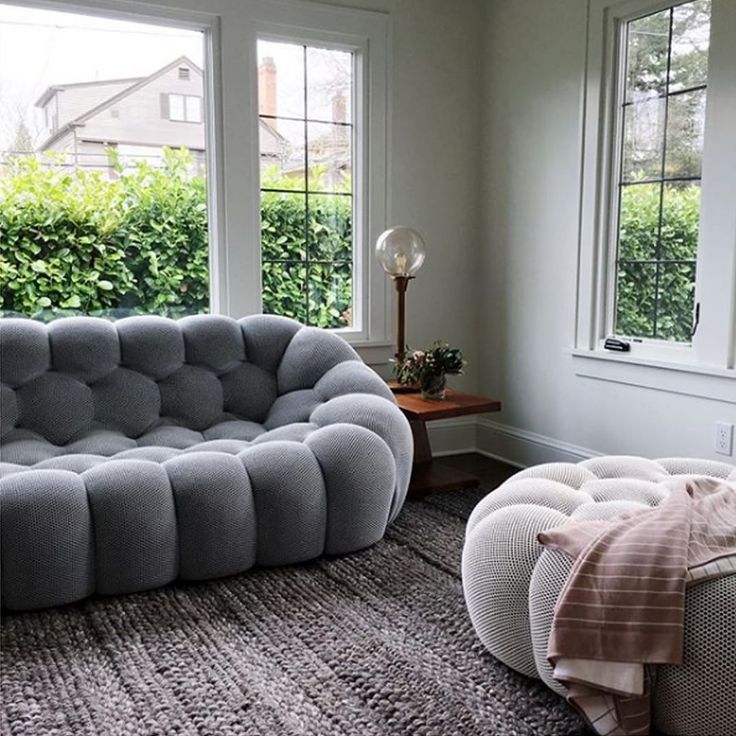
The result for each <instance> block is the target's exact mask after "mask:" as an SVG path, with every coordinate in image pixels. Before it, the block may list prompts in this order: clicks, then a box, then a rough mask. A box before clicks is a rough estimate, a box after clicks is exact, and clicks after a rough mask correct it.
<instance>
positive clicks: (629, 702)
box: [539, 478, 736, 735]
mask: <svg viewBox="0 0 736 736" xmlns="http://www.w3.org/2000/svg"><path fill="white" fill-rule="evenodd" d="M539 541H540V542H541V543H542V544H544V545H546V546H548V547H551V548H555V549H559V550H561V551H562V552H564V553H566V554H567V555H569V556H570V557H571V558H573V559H574V560H575V564H574V565H573V568H572V570H571V571H570V575H569V577H568V580H567V582H566V585H565V587H564V588H563V590H562V591H561V593H560V596H559V598H558V600H557V605H556V606H555V613H554V620H553V624H552V632H551V634H550V638H549V643H548V650H547V656H548V659H549V661H550V663H551V664H552V665H553V666H554V667H555V678H556V679H558V680H559V681H560V682H562V683H563V684H565V685H566V687H567V688H568V699H569V700H570V702H572V703H573V704H574V705H576V706H577V707H578V708H579V709H580V710H581V711H582V712H583V714H584V715H585V716H586V717H587V718H588V720H589V721H590V722H591V724H592V725H593V727H594V728H595V729H596V731H597V732H598V733H599V734H611V735H613V734H647V733H649V732H650V728H651V714H650V703H649V701H650V691H651V684H652V681H651V677H652V675H653V674H654V670H653V669H652V668H651V667H650V665H655V664H681V663H682V649H683V621H684V613H685V588H686V586H687V585H688V584H692V583H696V582H701V581H702V580H705V579H708V578H712V577H718V576H721V575H726V574H729V573H736V487H734V486H733V485H731V484H729V483H726V482H721V481H717V480H714V479H711V478H693V479H688V480H684V481H680V482H679V483H678V484H677V485H674V486H672V487H671V490H670V494H669V496H668V497H667V498H666V499H665V500H664V501H662V503H661V504H660V505H659V506H657V507H655V508H647V509H642V510H641V511H635V512H631V513H627V514H622V515H620V516H617V517H615V518H614V519H610V520H606V521H581V522H577V523H576V522H573V523H570V524H567V525H565V526H562V527H559V528H557V529H552V530H549V531H546V532H543V533H541V534H540V535H539Z"/></svg>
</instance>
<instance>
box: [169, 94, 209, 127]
mask: <svg viewBox="0 0 736 736" xmlns="http://www.w3.org/2000/svg"><path fill="white" fill-rule="evenodd" d="M168 107H169V110H168V112H169V115H168V117H169V120H173V121H175V122H183V123H201V122H202V98H201V97H198V96H196V95H178V94H170V95H168Z"/></svg>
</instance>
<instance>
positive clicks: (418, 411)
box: [394, 389, 501, 496]
mask: <svg viewBox="0 0 736 736" xmlns="http://www.w3.org/2000/svg"><path fill="white" fill-rule="evenodd" d="M394 396H395V398H396V403H397V404H398V405H399V408H400V409H401V411H403V412H404V416H405V417H406V418H407V419H408V420H409V424H410V425H411V431H412V434H413V435H414V467H413V469H412V473H411V483H410V484H409V494H410V495H412V496H418V495H422V494H425V493H433V492H436V491H450V490H456V489H459V488H477V487H478V483H479V480H478V478H477V476H475V475H471V474H470V473H466V472H465V471H463V470H458V469H457V468H451V467H449V466H447V465H443V464H442V461H441V460H433V459H432V449H431V447H430V444H429V437H428V436H427V422H430V421H432V420H433V419H451V418H452V417H461V416H466V415H468V414H485V413H487V412H492V411H501V402H500V401H497V400H496V399H488V398H485V397H484V396H473V395H472V394H464V393H461V392H459V391H453V390H452V389H448V390H447V398H446V399H445V400H444V401H439V400H433V399H423V398H422V395H421V394H419V393H396V394H394Z"/></svg>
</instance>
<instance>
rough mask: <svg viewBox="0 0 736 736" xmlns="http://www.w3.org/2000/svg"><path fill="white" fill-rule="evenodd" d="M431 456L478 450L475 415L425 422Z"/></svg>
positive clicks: (460, 453) (459, 453)
mask: <svg viewBox="0 0 736 736" xmlns="http://www.w3.org/2000/svg"><path fill="white" fill-rule="evenodd" d="M427 433H428V434H429V442H430V444H431V446H432V456H433V457H443V456H447V455H462V454H463V453H466V452H477V451H478V440H477V437H478V433H477V418H476V417H461V418H458V419H441V420H439V421H436V422H429V423H428V424H427Z"/></svg>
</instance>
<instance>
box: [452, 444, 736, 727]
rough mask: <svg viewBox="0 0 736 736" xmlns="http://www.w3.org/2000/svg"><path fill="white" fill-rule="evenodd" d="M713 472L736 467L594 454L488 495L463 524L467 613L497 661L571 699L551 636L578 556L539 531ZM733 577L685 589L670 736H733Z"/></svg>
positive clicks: (651, 501) (667, 722)
mask: <svg viewBox="0 0 736 736" xmlns="http://www.w3.org/2000/svg"><path fill="white" fill-rule="evenodd" d="M688 476H710V477H714V478H719V479H722V480H727V481H728V482H731V483H733V484H734V492H735V493H736V468H735V467H733V466H732V465H728V464H726V463H719V462H715V461H708V460H696V459H688V458H663V459H661V460H647V459H645V458H639V457H628V456H609V457H596V458H592V459H590V460H586V461H584V462H582V463H579V464H577V465H576V464H570V463H549V464H546V465H538V466H535V467H532V468H528V469H527V470H523V471H521V472H519V473H517V474H516V475H514V476H513V477H511V478H510V479H509V480H507V481H506V482H505V483H503V484H502V485H501V486H500V487H499V488H498V489H497V490H495V491H493V493H490V494H489V495H487V496H486V497H485V498H484V499H483V500H482V501H481V502H480V503H479V504H478V505H477V506H476V508H475V509H474V510H473V513H472V514H471V516H470V519H469V520H468V525H467V529H466V537H465V546H464V549H463V561H462V576H463V589H464V592H465V600H466V604H467V606H468V611H469V613H470V618H471V620H472V622H473V626H474V627H475V630H476V633H477V634H478V636H479V638H480V640H481V642H482V643H483V644H484V645H485V647H486V648H487V649H488V650H489V651H490V652H491V654H493V655H494V656H495V657H497V658H498V659H500V660H501V661H502V662H504V663H505V664H507V665H509V666H510V667H512V668H514V669H516V670H518V671H519V672H523V673H524V674H525V675H528V676H529V677H537V678H539V679H541V680H543V681H544V682H545V683H546V684H547V685H548V686H549V687H550V688H552V689H553V690H555V691H556V692H558V693H559V694H560V695H563V696H564V695H565V689H564V688H563V687H562V686H561V685H560V684H559V683H558V682H556V681H555V680H554V679H553V677H552V668H551V667H550V665H549V662H548V661H547V640H548V638H549V634H550V630H551V627H552V619H553V614H554V607H555V604H556V602H557V597H558V596H559V594H560V591H561V590H562V588H563V586H564V585H565V582H566V580H567V575H568V573H569V571H570V569H571V567H572V562H571V561H570V560H569V559H568V558H567V557H566V556H565V555H564V554H562V553H561V552H558V551H556V550H551V549H545V548H543V547H542V545H540V544H539V542H538V541H537V535H538V534H539V532H541V531H544V530H545V529H550V528H553V527H556V526H560V525H562V524H564V523H565V522H566V521H567V520H568V519H609V518H612V517H613V516H616V515H618V514H621V513H624V512H627V511H632V510H635V509H639V508H644V507H646V506H656V505H658V504H659V503H660V502H661V501H662V499H664V498H666V496H667V494H668V492H669V488H670V487H671V486H672V484H673V483H678V482H680V481H681V480H682V478H684V477H688ZM734 612H736V575H731V576H728V577H725V578H721V579H718V580H708V581H705V582H702V583H699V584H697V585H694V586H692V587H690V588H688V591H687V597H686V614H685V655H684V664H683V665H682V666H678V667H675V666H670V665H667V666H661V667H659V668H658V672H657V684H656V689H655V692H654V698H653V706H654V708H653V713H654V721H655V725H656V726H657V727H658V729H659V730H660V731H661V732H662V733H666V734H672V735H673V736H675V735H676V736H704V735H705V734H713V736H715V734H723V736H726V734H730V735H731V736H736V730H734V724H736V707H735V706H734V700H733V693H734V692H735V691H736V614H735V613H734Z"/></svg>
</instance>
